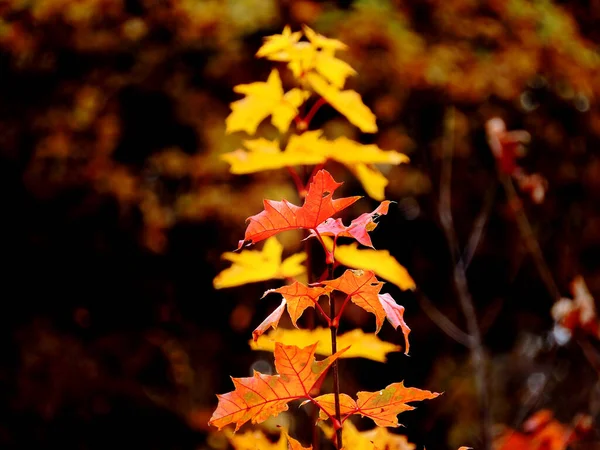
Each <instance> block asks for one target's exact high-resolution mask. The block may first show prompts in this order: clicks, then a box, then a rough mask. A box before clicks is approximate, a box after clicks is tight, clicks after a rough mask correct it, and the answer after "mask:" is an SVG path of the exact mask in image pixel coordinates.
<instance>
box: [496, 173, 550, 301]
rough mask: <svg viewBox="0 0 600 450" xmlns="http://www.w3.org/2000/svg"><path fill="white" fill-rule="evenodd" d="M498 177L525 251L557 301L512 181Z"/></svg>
mask: <svg viewBox="0 0 600 450" xmlns="http://www.w3.org/2000/svg"><path fill="white" fill-rule="evenodd" d="M499 177H500V181H501V182H502V186H503V187H504V191H505V193H506V198H507V200H508V203H509V205H511V206H512V210H513V212H514V215H515V220H516V222H517V227H518V228H519V233H520V234H521V239H523V241H524V242H525V245H526V247H527V250H528V251H529V253H530V254H531V257H532V258H533V262H534V263H535V266H536V268H537V270H538V272H539V274H540V277H541V278H542V281H543V282H544V285H545V286H546V289H547V290H548V293H549V294H550V296H551V297H552V300H554V301H558V300H560V298H561V295H560V291H559V289H558V287H557V286H556V283H555V282H554V278H553V277H552V273H551V272H550V269H548V265H547V264H546V260H545V259H544V255H543V254H542V250H541V249H540V245H539V243H538V241H537V239H536V238H535V235H534V234H533V230H532V228H531V224H530V223H529V219H528V218H527V215H526V214H525V211H524V210H523V203H522V202H521V199H520V198H519V196H518V195H517V192H516V190H515V186H514V185H513V182H512V179H511V178H510V176H509V175H506V174H503V173H500V174H499Z"/></svg>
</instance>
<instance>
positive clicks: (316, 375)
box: [208, 343, 347, 431]
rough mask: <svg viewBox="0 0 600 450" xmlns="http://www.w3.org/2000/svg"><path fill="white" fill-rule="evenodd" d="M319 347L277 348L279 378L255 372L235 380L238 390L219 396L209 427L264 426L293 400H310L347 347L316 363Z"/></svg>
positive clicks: (277, 346) (280, 345)
mask: <svg viewBox="0 0 600 450" xmlns="http://www.w3.org/2000/svg"><path fill="white" fill-rule="evenodd" d="M316 347H317V344H316V343H315V344H313V345H309V346H308V347H304V348H299V347H296V346H295V345H283V344H280V343H277V344H276V345H275V368H276V370H277V373H278V375H265V374H262V373H260V372H256V371H255V372H254V376H252V377H246V378H232V380H233V384H234V386H235V390H234V391H232V392H228V393H226V394H222V395H217V398H218V399H219V403H218V405H217V408H216V409H215V411H214V413H213V415H212V417H211V419H210V421H209V422H208V424H209V425H213V426H216V427H217V428H219V429H221V428H223V427H224V426H226V425H229V424H232V423H234V424H235V431H237V430H238V429H239V428H240V427H241V426H242V425H243V424H245V423H246V422H248V421H252V423H261V422H264V421H265V420H267V419H268V418H269V417H271V416H277V415H278V414H279V413H281V412H283V411H286V410H287V409H288V403H289V402H291V401H292V400H298V399H306V400H310V399H312V397H311V396H310V392H311V391H312V390H313V389H317V388H318V387H319V386H320V383H321V382H322V380H323V377H324V375H325V372H326V371H327V369H328V368H329V366H330V365H331V364H333V362H334V361H335V360H337V359H338V358H339V356H340V355H341V354H342V353H343V352H345V351H346V350H347V348H345V349H342V350H340V351H339V352H337V353H335V354H333V355H331V356H330V357H328V358H325V359H323V360H321V361H316V360H315V358H314V356H315V349H316Z"/></svg>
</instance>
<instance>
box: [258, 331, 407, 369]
mask: <svg viewBox="0 0 600 450" xmlns="http://www.w3.org/2000/svg"><path fill="white" fill-rule="evenodd" d="M275 342H281V343H282V344H285V345H296V346H298V347H305V346H307V345H310V344H314V343H315V342H318V344H317V350H316V353H317V354H319V355H330V354H331V332H330V330H329V328H321V327H317V328H315V329H314V330H303V329H283V328H277V329H274V330H271V331H270V332H269V333H267V334H263V335H262V336H260V337H259V338H258V340H257V341H256V342H255V341H254V340H253V339H251V340H250V341H249V343H250V348H252V350H264V351H268V352H272V351H274V350H275ZM337 343H338V347H340V348H344V347H348V346H350V348H349V349H348V350H347V351H346V352H345V353H343V354H342V355H341V356H340V358H367V359H371V360H373V361H379V362H386V361H387V359H386V355H387V354H388V353H390V352H397V351H400V349H401V347H400V346H399V345H395V344H392V343H390V342H385V341H382V340H381V339H379V338H378V337H377V336H376V335H375V334H373V333H364V332H363V331H362V330H361V329H359V328H357V329H354V330H352V331H349V332H347V333H344V334H341V335H339V336H338V337H337Z"/></svg>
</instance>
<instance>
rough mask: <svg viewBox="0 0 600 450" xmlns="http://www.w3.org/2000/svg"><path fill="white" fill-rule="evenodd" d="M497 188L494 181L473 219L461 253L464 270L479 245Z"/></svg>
mask: <svg viewBox="0 0 600 450" xmlns="http://www.w3.org/2000/svg"><path fill="white" fill-rule="evenodd" d="M497 190H498V183H494V186H493V187H492V188H490V189H489V190H488V191H487V193H486V195H485V199H484V201H483V206H482V208H481V211H479V214H478V215H477V219H475V223H474V224H473V230H472V231H471V234H470V236H469V240H468V242H467V245H466V247H465V248H464V250H463V253H462V260H463V264H464V266H465V270H466V269H468V268H469V265H470V264H471V261H472V260H473V256H474V255H475V251H476V250H477V247H478V246H479V242H480V241H481V238H482V237H483V234H484V232H485V226H486V225H487V222H488V219H489V217H490V213H491V211H492V206H493V205H494V199H495V198H496V192H497Z"/></svg>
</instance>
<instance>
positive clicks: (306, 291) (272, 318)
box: [252, 281, 329, 340]
mask: <svg viewBox="0 0 600 450" xmlns="http://www.w3.org/2000/svg"><path fill="white" fill-rule="evenodd" d="M272 292H277V293H279V294H281V295H282V296H283V300H282V302H281V304H280V305H279V306H278V307H277V309H276V310H275V311H273V312H272V313H271V314H270V315H269V316H268V317H267V318H266V319H265V320H264V321H263V322H262V323H261V324H260V325H259V326H258V327H257V328H256V329H255V330H254V332H253V333H252V337H253V339H254V340H257V339H258V338H259V337H260V336H261V335H262V334H263V333H264V332H265V331H266V330H268V329H269V327H273V328H277V325H278V324H279V319H281V315H282V314H283V310H284V307H285V306H286V305H287V310H288V314H289V315H290V318H291V319H292V323H293V324H294V326H295V327H297V325H296V322H297V321H298V319H299V318H300V316H302V313H303V312H304V310H305V309H306V308H309V307H311V308H314V306H315V303H316V302H318V301H319V297H321V295H327V294H328V293H329V291H328V289H326V288H323V287H311V286H306V285H305V284H302V283H300V282H299V281H294V282H293V283H292V284H290V285H287V286H282V287H280V288H277V289H269V290H268V291H266V292H265V293H264V294H263V297H265V296H266V295H268V294H270V293H272Z"/></svg>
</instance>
